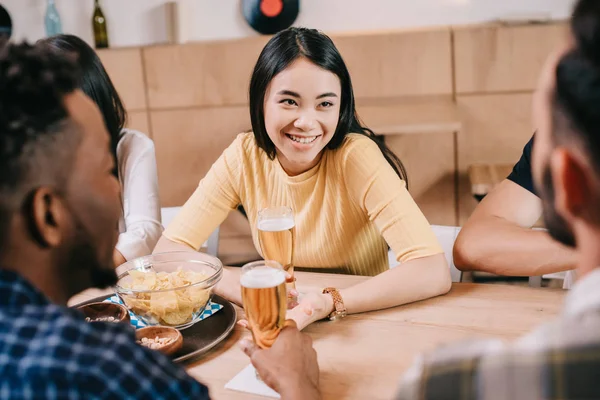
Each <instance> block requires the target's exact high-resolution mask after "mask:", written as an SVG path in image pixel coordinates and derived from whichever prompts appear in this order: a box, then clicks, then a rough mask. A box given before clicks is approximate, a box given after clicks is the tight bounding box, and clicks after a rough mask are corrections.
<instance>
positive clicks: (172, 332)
mask: <svg viewBox="0 0 600 400" xmlns="http://www.w3.org/2000/svg"><path fill="white" fill-rule="evenodd" d="M157 337H158V338H159V339H163V338H164V339H171V341H170V342H169V343H167V344H165V345H162V346H160V347H157V348H154V349H153V350H158V351H160V352H161V353H163V354H166V355H169V356H170V355H172V354H175V353H176V352H178V351H179V350H180V349H181V346H183V336H182V335H181V332H179V331H178V330H177V329H175V328H171V327H168V326H148V327H146V328H141V329H138V330H137V331H136V332H135V338H136V339H137V340H138V341H140V340H142V339H143V338H147V339H150V340H152V339H155V338H157ZM142 346H143V345H142Z"/></svg>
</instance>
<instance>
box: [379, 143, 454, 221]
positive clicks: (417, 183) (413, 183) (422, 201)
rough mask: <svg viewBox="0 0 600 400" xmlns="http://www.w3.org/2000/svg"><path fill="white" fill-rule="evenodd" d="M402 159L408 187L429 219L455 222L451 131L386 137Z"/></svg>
mask: <svg viewBox="0 0 600 400" xmlns="http://www.w3.org/2000/svg"><path fill="white" fill-rule="evenodd" d="M386 143H387V144H388V146H389V147H390V149H392V151H393V152H394V153H395V154H396V155H397V156H398V157H399V158H400V160H402V163H403V164H404V167H405V168H406V171H407V174H408V180H409V190H410V193H411V195H412V196H413V198H414V199H415V201H416V202H417V204H418V205H419V207H421V210H422V211H423V213H424V214H425V216H426V217H427V219H428V220H429V222H430V223H432V224H439V225H454V224H456V219H455V201H454V198H455V194H454V193H455V190H454V188H455V185H454V139H453V135H452V132H447V133H435V134H433V133H432V134H423V135H402V136H394V137H386Z"/></svg>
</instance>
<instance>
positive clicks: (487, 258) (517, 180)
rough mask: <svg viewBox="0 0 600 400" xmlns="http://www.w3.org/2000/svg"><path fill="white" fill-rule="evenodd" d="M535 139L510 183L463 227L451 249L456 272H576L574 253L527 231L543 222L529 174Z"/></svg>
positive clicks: (487, 199) (484, 202)
mask: <svg viewBox="0 0 600 400" xmlns="http://www.w3.org/2000/svg"><path fill="white" fill-rule="evenodd" d="M534 137H535V136H534ZM534 137H532V138H531V139H530V140H529V142H528V143H527V144H526V145H525V148H524V149H523V155H522V156H521V159H520V160H519V162H517V164H516V165H515V166H514V168H513V171H512V172H511V174H510V175H509V176H508V178H507V179H505V180H504V181H503V182H501V183H500V184H499V185H498V186H497V187H496V188H494V190H492V191H491V192H490V193H489V194H488V195H487V196H485V198H484V199H483V200H482V202H481V203H480V204H479V205H478V206H477V208H476V209H475V211H474V212H473V214H472V215H471V216H470V217H469V219H468V221H467V222H466V223H465V224H464V226H463V227H462V229H461V231H460V233H459V235H458V237H457V238H456V243H455V244H454V264H455V265H456V267H457V268H458V269H460V270H462V271H484V272H489V273H492V274H496V275H506V276H539V275H544V274H550V273H554V272H560V271H567V270H571V269H573V268H574V267H575V263H576V254H575V251H573V250H572V249H570V248H567V247H566V246H564V245H562V244H560V243H558V242H556V241H554V240H552V238H551V237H550V236H549V235H548V234H547V233H546V232H544V231H540V230H534V229H531V228H532V227H533V225H534V224H535V223H536V222H537V221H538V220H539V219H540V217H541V216H542V203H541V201H540V199H539V197H538V196H537V194H536V192H535V189H534V185H533V179H532V174H531V151H532V148H533V143H534ZM567 278H568V279H566V280H565V287H569V286H570V281H571V276H570V275H567Z"/></svg>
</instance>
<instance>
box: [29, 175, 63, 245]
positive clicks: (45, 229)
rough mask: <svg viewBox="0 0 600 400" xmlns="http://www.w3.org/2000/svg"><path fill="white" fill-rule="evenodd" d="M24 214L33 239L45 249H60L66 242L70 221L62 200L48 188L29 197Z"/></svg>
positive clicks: (37, 190)
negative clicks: (66, 232)
mask: <svg viewBox="0 0 600 400" xmlns="http://www.w3.org/2000/svg"><path fill="white" fill-rule="evenodd" d="M25 208H26V209H25V210H24V214H25V216H26V219H27V225H28V228H29V231H30V234H31V236H32V238H33V239H34V240H36V241H38V242H39V244H40V245H41V246H43V247H58V246H60V245H61V243H62V242H63V241H64V239H65V237H64V235H65V231H66V228H67V224H68V220H67V218H66V217H67V214H66V210H65V207H64V203H63V200H62V198H61V197H60V196H59V195H58V194H57V193H56V191H55V190H54V189H53V188H51V187H47V186H43V187H40V188H37V189H36V190H35V191H34V192H33V193H32V194H31V196H30V197H29V201H28V202H27V204H26V206H25Z"/></svg>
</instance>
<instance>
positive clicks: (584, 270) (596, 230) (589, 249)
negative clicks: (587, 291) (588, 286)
mask: <svg viewBox="0 0 600 400" xmlns="http://www.w3.org/2000/svg"><path fill="white" fill-rule="evenodd" d="M575 237H576V240H577V252H578V253H579V263H578V265H577V269H576V271H577V279H578V280H579V279H582V278H583V277H585V276H586V275H587V274H589V273H590V272H592V271H593V270H595V269H597V268H600V227H599V226H592V225H582V226H579V227H576V228H575Z"/></svg>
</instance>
